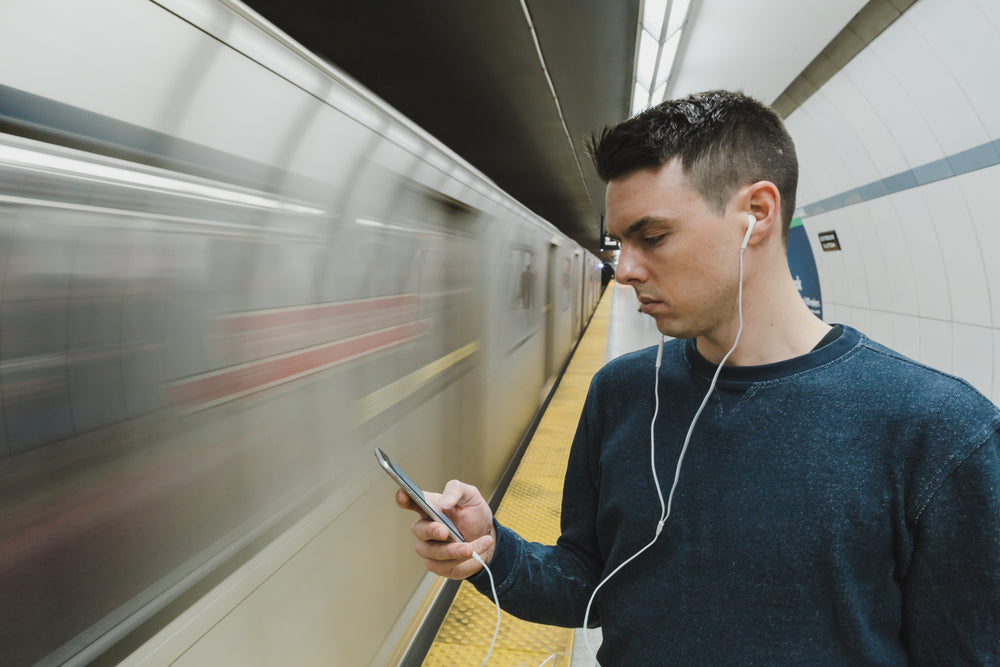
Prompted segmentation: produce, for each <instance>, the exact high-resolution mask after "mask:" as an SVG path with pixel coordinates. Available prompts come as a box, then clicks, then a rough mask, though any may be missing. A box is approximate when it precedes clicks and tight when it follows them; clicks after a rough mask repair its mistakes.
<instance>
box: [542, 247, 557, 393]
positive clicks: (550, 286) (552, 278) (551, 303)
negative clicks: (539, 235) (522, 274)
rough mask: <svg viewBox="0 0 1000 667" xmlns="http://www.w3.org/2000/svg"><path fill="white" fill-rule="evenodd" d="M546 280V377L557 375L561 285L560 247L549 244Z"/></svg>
mask: <svg viewBox="0 0 1000 667" xmlns="http://www.w3.org/2000/svg"><path fill="white" fill-rule="evenodd" d="M547 266H548V268H547V276H546V280H545V377H546V379H548V378H550V377H552V375H553V374H555V372H556V369H555V349H556V288H557V286H558V284H559V282H558V281H559V275H558V273H559V268H558V267H559V246H558V245H556V244H555V243H549V257H548V265H547Z"/></svg>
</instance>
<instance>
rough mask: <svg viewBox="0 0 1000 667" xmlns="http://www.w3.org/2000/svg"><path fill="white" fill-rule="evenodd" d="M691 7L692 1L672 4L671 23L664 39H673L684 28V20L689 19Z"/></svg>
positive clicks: (678, 1)
mask: <svg viewBox="0 0 1000 667" xmlns="http://www.w3.org/2000/svg"><path fill="white" fill-rule="evenodd" d="M690 7H691V0H674V1H673V2H672V3H670V21H669V22H668V23H667V34H666V35H664V37H667V38H669V37H671V36H672V35H673V33H675V32H677V31H679V30H680V29H681V28H682V27H683V26H684V19H686V18H687V13H688V9H689V8H690Z"/></svg>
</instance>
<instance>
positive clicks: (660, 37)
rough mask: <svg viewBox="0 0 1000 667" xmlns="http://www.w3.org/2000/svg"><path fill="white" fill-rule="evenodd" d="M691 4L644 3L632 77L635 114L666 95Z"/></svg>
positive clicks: (686, 0) (683, 0)
mask: <svg viewBox="0 0 1000 667" xmlns="http://www.w3.org/2000/svg"><path fill="white" fill-rule="evenodd" d="M690 7H691V0H645V2H644V3H643V8H642V24H641V26H640V30H639V45H638V49H637V51H636V59H635V76H634V79H633V94H632V114H633V115H634V114H636V113H638V112H640V111H642V110H643V109H645V108H647V107H649V106H652V105H654V104H659V103H660V102H662V101H663V98H664V97H665V96H666V93H667V84H668V83H669V82H670V73H671V72H672V71H673V67H674V64H675V62H676V60H677V48H678V46H679V45H680V42H681V34H682V31H683V28H684V25H685V21H686V20H687V14H688V10H689V9H690ZM650 91H652V92H650Z"/></svg>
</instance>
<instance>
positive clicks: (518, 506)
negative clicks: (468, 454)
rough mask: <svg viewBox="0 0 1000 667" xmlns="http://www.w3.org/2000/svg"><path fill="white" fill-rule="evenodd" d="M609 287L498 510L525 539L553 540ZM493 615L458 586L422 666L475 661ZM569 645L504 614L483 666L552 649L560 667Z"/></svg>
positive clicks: (596, 365) (529, 662) (556, 631)
mask: <svg viewBox="0 0 1000 667" xmlns="http://www.w3.org/2000/svg"><path fill="white" fill-rule="evenodd" d="M613 291H614V290H610V289H609V290H607V291H605V293H604V296H603V298H602V299H601V301H600V303H599V304H598V306H597V310H596V311H595V312H594V316H593V317H592V318H591V321H590V325H589V326H588V327H587V331H586V332H585V334H584V336H583V339H582V340H581V341H580V344H579V345H578V346H577V348H576V352H575V353H574V354H573V358H572V359H571V360H570V363H569V366H568V367H567V369H566V372H565V374H564V375H563V378H562V380H561V381H560V383H559V387H558V388H557V389H556V393H555V395H554V396H553V397H552V400H551V401H550V402H549V407H548V409H547V410H546V411H545V414H544V415H543V417H542V420H541V422H540V423H539V424H538V428H537V429H536V430H535V434H534V436H533V437H532V440H531V443H530V444H529V445H528V448H527V450H526V451H525V454H524V458H523V459H522V460H521V464H520V466H518V469H517V472H516V473H515V475H514V478H513V480H511V483H510V486H509V487H508V489H507V493H506V494H505V495H504V498H503V501H502V502H501V503H500V507H499V509H498V510H497V519H498V520H499V521H500V522H501V523H503V524H504V525H505V526H509V527H510V528H512V529H513V530H515V531H517V532H518V533H519V534H520V535H522V536H523V537H524V538H525V539H527V540H531V541H534V542H542V543H545V544H554V543H555V541H556V538H558V537H559V507H560V504H561V502H562V486H563V476H564V475H565V472H566V462H567V460H568V459H569V450H570V445H571V444H572V441H573V434H574V433H575V432H576V424H577V421H578V420H579V418H580V412H581V411H582V410H583V403H584V400H585V399H586V397H587V389H588V388H589V386H590V379H591V378H592V377H593V376H594V373H596V372H597V371H598V369H600V368H601V366H603V365H604V358H605V349H606V346H607V340H608V318H609V315H610V313H611V294H612V292H613ZM496 618H497V616H496V607H495V606H494V604H493V600H492V599H491V598H488V597H485V596H483V595H480V594H479V592H477V591H476V590H475V589H474V588H473V587H472V585H471V584H468V583H462V585H461V587H460V588H459V590H458V595H456V596H455V600H454V601H453V602H452V604H451V608H450V609H449V611H448V614H447V616H446V617H445V619H444V622H443V623H442V624H441V628H440V629H439V630H438V634H437V637H435V639H434V644H433V645H432V646H431V649H430V651H429V652H428V653H427V657H426V658H425V659H424V663H423V664H424V666H425V667H456V666H465V665H472V666H475V665H479V664H481V663H482V661H483V659H484V658H485V657H486V653H487V651H489V647H490V640H491V639H492V638H493V630H494V628H495V627H496ZM572 646H573V631H572V630H568V629H566V628H557V627H553V626H548V625H538V624H535V623H527V622H525V621H521V620H518V619H516V618H514V617H513V616H510V615H508V614H506V613H505V614H503V617H502V620H501V622H500V634H499V636H498V637H497V643H496V646H495V647H494V649H493V655H492V657H491V658H490V662H489V664H490V665H491V666H493V667H515V666H516V667H538V666H539V665H541V664H542V663H543V662H544V661H545V660H546V659H547V658H549V657H550V656H551V655H552V654H555V655H556V657H555V659H554V660H550V661H549V662H548V663H546V665H551V666H553V667H567V666H568V665H569V664H570V660H571V655H572Z"/></svg>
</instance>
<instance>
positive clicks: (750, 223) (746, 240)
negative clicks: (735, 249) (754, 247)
mask: <svg viewBox="0 0 1000 667" xmlns="http://www.w3.org/2000/svg"><path fill="white" fill-rule="evenodd" d="M756 224H757V218H756V217H755V216H754V214H753V213H750V214H748V215H747V233H746V236H744V237H743V245H741V246H740V250H746V249H747V245H748V244H749V243H750V234H752V233H753V226H754V225H756Z"/></svg>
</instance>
